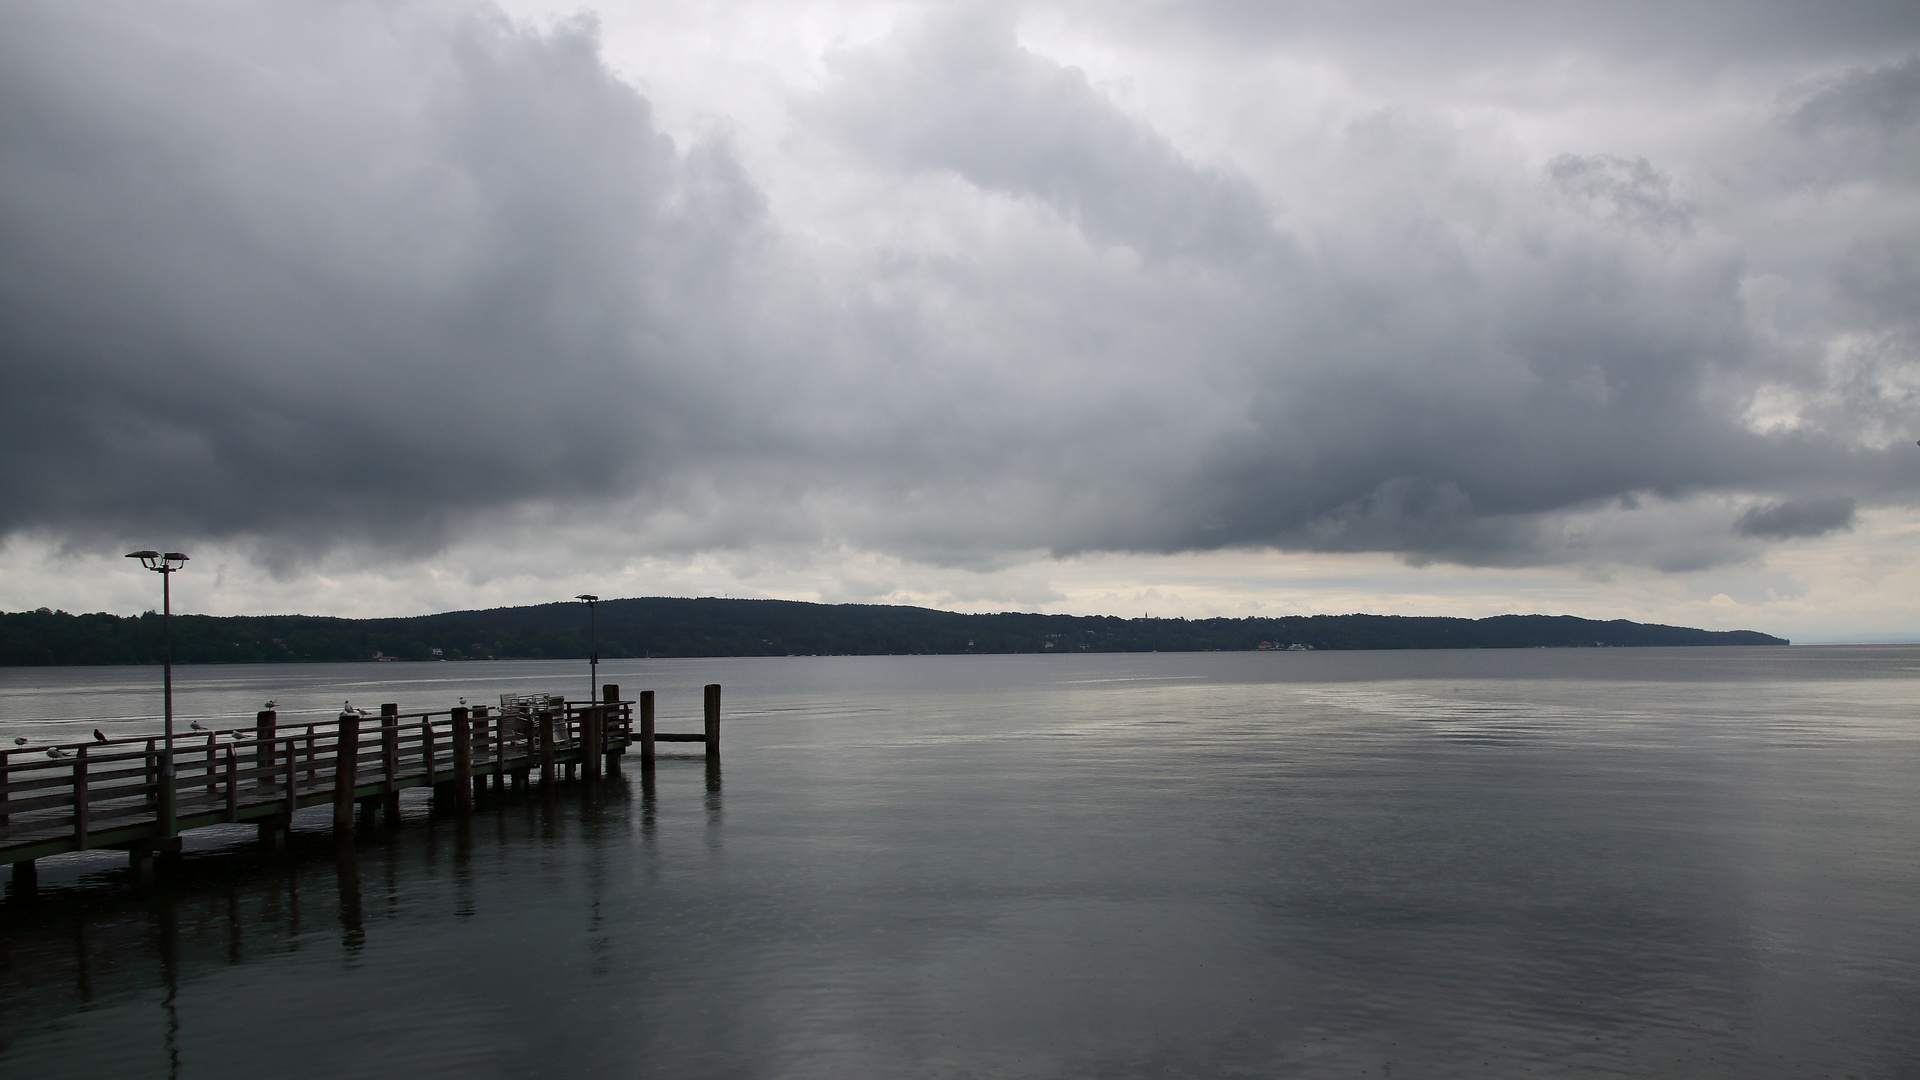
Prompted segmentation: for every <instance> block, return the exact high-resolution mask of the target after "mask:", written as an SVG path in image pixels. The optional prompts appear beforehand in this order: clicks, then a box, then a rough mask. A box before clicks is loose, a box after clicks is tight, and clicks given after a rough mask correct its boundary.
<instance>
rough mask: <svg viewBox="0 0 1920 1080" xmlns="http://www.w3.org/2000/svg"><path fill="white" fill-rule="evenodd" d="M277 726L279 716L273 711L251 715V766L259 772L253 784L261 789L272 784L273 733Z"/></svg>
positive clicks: (264, 710)
mask: <svg viewBox="0 0 1920 1080" xmlns="http://www.w3.org/2000/svg"><path fill="white" fill-rule="evenodd" d="M279 724H280V714H279V713H278V712H276V711H275V710H273V709H262V710H261V711H259V712H257V713H254V714H253V764H254V767H255V768H257V769H259V770H260V775H259V778H258V779H257V780H255V781H254V783H255V784H256V785H258V786H259V787H261V788H265V787H267V786H268V785H270V784H272V783H273V764H274V762H273V731H274V728H276V727H278V726H279Z"/></svg>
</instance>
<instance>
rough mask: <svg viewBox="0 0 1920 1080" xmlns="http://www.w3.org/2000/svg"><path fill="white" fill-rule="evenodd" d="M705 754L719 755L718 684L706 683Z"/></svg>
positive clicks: (711, 756) (713, 756) (709, 755)
mask: <svg viewBox="0 0 1920 1080" xmlns="http://www.w3.org/2000/svg"><path fill="white" fill-rule="evenodd" d="M706 704H707V728H706V732H707V756H708V757H710V758H715V757H719V756H720V684H719V683H708V684H707V702H706Z"/></svg>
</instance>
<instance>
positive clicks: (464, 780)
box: [453, 706, 473, 814]
mask: <svg viewBox="0 0 1920 1080" xmlns="http://www.w3.org/2000/svg"><path fill="white" fill-rule="evenodd" d="M467 717H468V713H467V710H466V708H465V706H462V707H461V708H458V709H455V710H453V786H454V788H455V793H456V794H457V795H458V796H459V806H460V812H461V813H462V814H471V813H473V721H471V720H469V719H468V718H467Z"/></svg>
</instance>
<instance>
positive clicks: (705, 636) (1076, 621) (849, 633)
mask: <svg viewBox="0 0 1920 1080" xmlns="http://www.w3.org/2000/svg"><path fill="white" fill-rule="evenodd" d="M160 622H161V620H160V617H159V616H158V615H156V614H154V613H152V612H148V613H146V614H144V615H140V616H135V617H131V618H129V617H125V616H119V615H110V614H88V615H75V614H68V613H66V612H60V611H49V610H47V609H44V608H43V609H40V610H38V611H25V612H4V613H0V666H5V667H73V666H100V665H116V664H151V663H158V662H159V661H160V658H161V651H162V650H161V627H160ZM597 626H598V630H597V633H598V637H597V644H598V651H599V654H600V657H601V659H603V660H615V659H641V658H659V659H687V658H696V657H715V658H717V657H745V656H901V655H966V654H994V655H1005V654H1022V653H1032V654H1046V653H1147V652H1167V653H1172V652H1254V651H1282V652H1285V651H1352V650H1378V649H1536V648H1560V649H1565V648H1596V647H1599V648H1640V647H1651V646H1717V645H1718V646H1725V645H1788V644H1791V642H1789V641H1788V640H1786V639H1785V638H1779V637H1774V636H1773V635H1771V634H1762V633H1759V632H1756V631H1752V630H1699V629H1694V628H1691V627H1681V626H1663V625H1660V624H1655V623H1636V622H1629V621H1627V620H1624V619H1616V620H1610V621H1599V620H1593V619H1582V618H1578V617H1575V616H1571V615H1497V616H1492V617H1490V618H1485V619H1456V618H1448V617H1444V616H1400V615H1366V614H1354V615H1291V616H1282V617H1277V618H1260V617H1247V618H1239V619H1231V618H1214V619H1154V618H1146V617H1142V618H1135V619H1122V618H1117V617H1113V616H1101V615H1039V614H1030V613H1022V612H1001V613H998V614H990V615H965V614H959V613H956V612H951V611H939V610H936V609H932V608H919V607H905V606H888V605H877V604H812V603H806V602H803V601H796V600H731V599H719V598H697V599H688V598H678V597H648V598H640V599H631V600H606V601H602V602H601V603H600V604H599V612H598V618H597ZM587 652H588V639H587V619H586V610H585V608H584V607H583V606H582V605H580V604H577V603H554V604H541V605H535V606H529V607H514V608H493V609H489V610H483V611H454V612H445V613H442V614H438V615H422V616H416V617H412V618H400V619H343V618H334V617H330V616H316V615H234V616H212V615H176V616H174V618H173V658H174V662H175V663H178V664H258V663H354V662H366V661H374V660H391V661H394V662H399V661H409V662H433V661H440V660H444V661H449V662H453V661H460V660H490V659H497V660H558V659H573V658H582V659H583V658H585V657H586V655H587Z"/></svg>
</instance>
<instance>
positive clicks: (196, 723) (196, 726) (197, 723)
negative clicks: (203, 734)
mask: <svg viewBox="0 0 1920 1080" xmlns="http://www.w3.org/2000/svg"><path fill="white" fill-rule="evenodd" d="M187 726H188V727H190V728H192V729H193V730H195V731H205V730H207V729H206V728H203V727H201V726H200V721H198V720H195V721H194V722H193V723H191V724H188V725H187Z"/></svg>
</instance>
